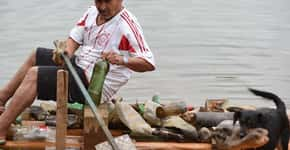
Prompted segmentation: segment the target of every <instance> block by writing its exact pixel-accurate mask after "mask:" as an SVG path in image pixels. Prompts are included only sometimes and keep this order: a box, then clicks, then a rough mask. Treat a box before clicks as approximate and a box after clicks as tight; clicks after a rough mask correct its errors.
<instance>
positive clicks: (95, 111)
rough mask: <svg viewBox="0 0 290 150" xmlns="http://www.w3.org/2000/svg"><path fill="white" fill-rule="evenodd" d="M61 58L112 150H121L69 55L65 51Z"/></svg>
mask: <svg viewBox="0 0 290 150" xmlns="http://www.w3.org/2000/svg"><path fill="white" fill-rule="evenodd" d="M61 56H62V58H63V60H64V62H65V64H66V65H67V68H68V70H69V71H70V73H71V74H72V76H73V78H74V79H75V81H76V83H77V85H78V86H79V88H80V90H81V92H82V94H83V95H84V97H85V100H86V101H87V102H88V104H89V106H90V108H91V110H92V111H93V114H94V116H95V118H96V119H97V122H98V123H99V125H100V127H101V129H102V130H103V131H104V133H105V135H106V137H107V139H108V141H109V143H110V144H111V146H112V148H113V149H114V150H119V147H118V145H117V143H116V142H115V140H114V138H113V136H112V134H111V132H110V131H109V129H108V127H107V126H106V124H105V122H104V120H103V119H102V118H101V116H100V114H99V113H98V108H97V107H96V105H95V103H94V101H93V100H92V98H91V96H90V95H89V93H88V91H87V89H86V88H85V86H84V84H83V83H82V81H81V79H80V77H79V76H78V74H77V72H76V70H75V69H74V67H73V65H72V63H71V62H70V59H69V57H68V56H67V53H66V52H65V51H64V52H62V53H61Z"/></svg>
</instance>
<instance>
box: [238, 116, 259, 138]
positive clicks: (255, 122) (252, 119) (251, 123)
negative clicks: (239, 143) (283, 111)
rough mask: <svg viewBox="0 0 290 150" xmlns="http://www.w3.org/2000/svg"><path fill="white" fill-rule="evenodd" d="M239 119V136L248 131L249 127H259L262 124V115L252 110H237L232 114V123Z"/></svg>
mask: <svg viewBox="0 0 290 150" xmlns="http://www.w3.org/2000/svg"><path fill="white" fill-rule="evenodd" d="M237 121H239V123H240V128H241V137H243V136H245V135H246V134H248V133H249V130H250V129H254V128H260V127H262V126H263V124H264V115H263V113H261V112H258V111H253V110H242V111H237V112H235V114H234V122H233V123H234V124H235V123H236V122H237Z"/></svg>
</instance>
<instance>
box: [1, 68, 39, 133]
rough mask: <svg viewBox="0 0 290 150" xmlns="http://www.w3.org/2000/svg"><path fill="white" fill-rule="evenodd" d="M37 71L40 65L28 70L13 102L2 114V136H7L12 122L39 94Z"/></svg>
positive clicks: (12, 99)
mask: <svg viewBox="0 0 290 150" xmlns="http://www.w3.org/2000/svg"><path fill="white" fill-rule="evenodd" d="M37 71H38V67H32V68H30V69H29V70H28V71H27V73H26V75H25V77H24V79H23V81H22V82H21V84H20V86H19V88H18V89H17V90H16V92H15V94H14V95H13V96H12V97H11V103H10V104H9V106H8V107H7V109H6V111H5V112H4V113H3V114H2V115H1V116H0V138H3V137H5V135H6V133H7V130H8V128H9V127H10V125H11V123H12V122H13V121H14V120H15V119H16V117H17V116H18V115H19V114H20V113H21V112H22V111H23V110H24V109H25V108H26V107H28V106H30V105H31V104H32V103H33V101H34V99H35V97H36V95H37Z"/></svg>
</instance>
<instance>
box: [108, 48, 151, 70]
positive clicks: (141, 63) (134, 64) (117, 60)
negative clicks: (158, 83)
mask: <svg viewBox="0 0 290 150" xmlns="http://www.w3.org/2000/svg"><path fill="white" fill-rule="evenodd" d="M102 58H103V59H106V60H108V61H109V62H110V63H111V64H115V65H124V66H126V67H128V68H130V69H131V70H133V71H136V72H146V71H153V70H155V67H154V66H153V65H152V64H151V63H149V62H147V61H146V60H145V59H143V58H141V57H128V61H127V62H125V59H124V56H121V55H119V54H117V53H115V52H107V53H106V52H103V53H102Z"/></svg>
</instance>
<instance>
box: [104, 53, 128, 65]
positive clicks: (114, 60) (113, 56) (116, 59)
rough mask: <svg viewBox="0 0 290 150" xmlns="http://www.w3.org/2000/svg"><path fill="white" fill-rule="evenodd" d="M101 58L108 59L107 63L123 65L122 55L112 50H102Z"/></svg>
mask: <svg viewBox="0 0 290 150" xmlns="http://www.w3.org/2000/svg"><path fill="white" fill-rule="evenodd" d="M102 58H103V59H105V60H107V61H109V63H111V64H113V65H125V63H124V59H123V56H121V55H119V54H117V53H116V52H113V51H109V52H102Z"/></svg>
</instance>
